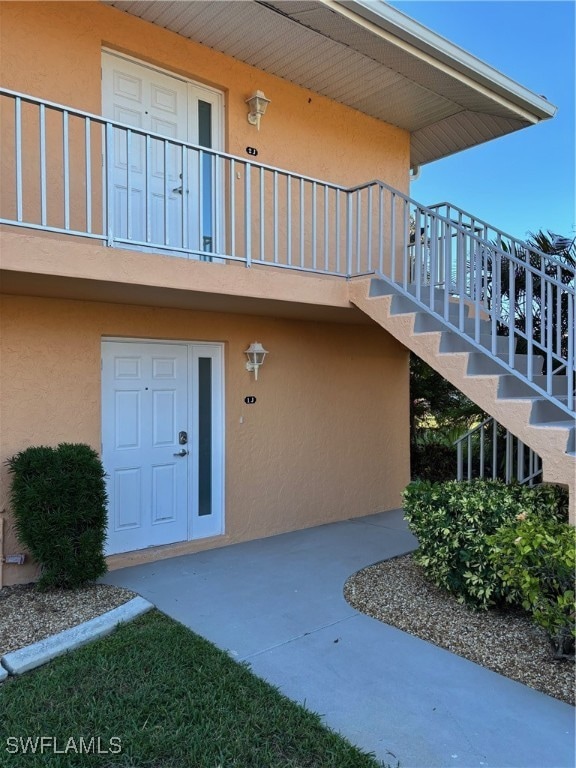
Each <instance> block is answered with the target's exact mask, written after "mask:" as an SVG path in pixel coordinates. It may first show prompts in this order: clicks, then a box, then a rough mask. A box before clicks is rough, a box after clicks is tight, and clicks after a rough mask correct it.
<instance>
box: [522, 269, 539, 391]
mask: <svg viewBox="0 0 576 768" xmlns="http://www.w3.org/2000/svg"><path fill="white" fill-rule="evenodd" d="M532 280H533V277H532V270H531V269H527V270H526V313H525V316H526V347H527V350H526V354H527V357H526V365H527V366H528V370H527V374H528V380H529V381H532V368H533V354H534V347H533V343H532V342H533V336H534V297H533V282H532ZM542 322H543V308H541V311H540V323H542Z"/></svg>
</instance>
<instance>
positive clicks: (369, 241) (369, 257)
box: [366, 185, 374, 272]
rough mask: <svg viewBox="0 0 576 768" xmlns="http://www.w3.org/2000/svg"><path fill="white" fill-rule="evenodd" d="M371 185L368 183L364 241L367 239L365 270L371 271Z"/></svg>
mask: <svg viewBox="0 0 576 768" xmlns="http://www.w3.org/2000/svg"><path fill="white" fill-rule="evenodd" d="M373 204H374V202H373V187H372V185H370V186H369V187H368V216H367V217H366V229H367V232H366V235H367V237H366V241H367V243H366V244H367V249H368V252H367V259H368V265H367V266H368V269H367V270H366V271H367V272H372V236H373V232H372V206H373Z"/></svg>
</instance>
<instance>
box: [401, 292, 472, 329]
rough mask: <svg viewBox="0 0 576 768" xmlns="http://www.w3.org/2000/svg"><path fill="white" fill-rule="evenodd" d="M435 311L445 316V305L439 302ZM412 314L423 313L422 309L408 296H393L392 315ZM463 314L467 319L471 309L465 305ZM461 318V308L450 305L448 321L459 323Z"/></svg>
mask: <svg viewBox="0 0 576 768" xmlns="http://www.w3.org/2000/svg"><path fill="white" fill-rule="evenodd" d="M434 310H435V311H436V312H437V313H438V314H440V315H442V316H444V304H443V303H441V302H438V304H437V305H435V306H434ZM412 312H422V307H420V306H419V305H418V304H416V303H415V302H414V301H413V300H412V299H411V298H409V297H408V296H401V295H399V294H395V295H394V296H393V298H392V304H391V306H390V314H391V315H408V314H410V313H412ZM463 312H464V318H467V317H468V312H469V307H468V306H466V305H465V306H464V307H463ZM459 317H460V307H459V306H458V305H457V304H450V306H449V307H448V319H450V320H451V321H452V322H453V323H457V322H458V319H459Z"/></svg>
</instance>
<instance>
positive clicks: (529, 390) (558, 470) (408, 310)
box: [350, 274, 576, 523]
mask: <svg viewBox="0 0 576 768" xmlns="http://www.w3.org/2000/svg"><path fill="white" fill-rule="evenodd" d="M350 298H351V301H352V303H353V304H355V305H356V306H357V307H358V308H359V309H361V310H362V311H363V312H365V313H366V314H367V315H368V316H369V317H371V318H372V319H373V320H374V321H375V322H377V323H378V324H379V325H381V326H382V327H383V328H385V329H386V330H387V331H388V332H389V333H390V334H392V336H394V337H395V338H396V339H397V340H398V341H400V342H401V343H402V344H404V345H405V346H406V347H407V348H408V349H410V350H411V351H412V352H414V353H415V354H416V355H418V356H419V357H420V358H421V359H422V360H424V361H425V362H426V363H428V365H430V366H431V367H432V368H434V369H435V370H436V371H438V373H440V374H441V375H442V376H444V378H446V379H447V380H448V381H450V382H451V383H452V384H453V385H454V386H456V387H457V388H458V389H460V390H461V391H462V392H463V393H464V394H465V395H466V396H467V397H469V398H470V399H471V400H473V401H474V402H475V403H477V404H478V405H479V406H480V407H481V408H482V409H483V410H484V411H486V412H487V413H489V414H490V415H491V416H492V417H494V418H495V419H496V420H497V421H498V422H499V423H500V424H502V425H504V426H505V427H506V428H507V429H508V430H510V432H511V433H513V434H514V435H516V436H517V437H518V438H519V439H520V440H521V441H522V442H523V443H524V444H526V445H527V446H528V447H529V448H530V449H532V450H533V451H535V452H537V453H538V454H539V455H540V456H541V458H542V467H543V480H544V482H553V483H560V484H563V485H567V486H568V487H569V490H570V519H571V521H572V522H573V523H574V522H576V505H575V494H576V425H575V419H574V411H573V389H572V388H573V384H574V382H573V378H572V375H571V374H570V373H569V374H568V375H566V371H560V372H558V373H556V374H554V375H550V373H547V374H546V375H544V374H543V373H542V368H543V365H544V363H545V360H546V358H545V357H543V356H541V355H539V354H518V353H516V352H515V347H516V340H515V339H514V337H513V336H512V342H511V340H510V336H503V335H498V334H497V333H494V330H495V328H494V325H495V324H494V323H493V322H492V320H491V318H490V317H489V316H488V315H487V314H486V312H485V311H484V309H483V308H482V307H481V306H478V305H477V304H476V306H474V303H473V302H470V301H467V300H466V298H465V299H464V300H459V297H457V296H454V294H453V293H452V292H451V291H450V294H449V295H448V294H447V291H446V290H444V289H439V288H431V287H430V285H425V284H422V283H414V282H411V283H408V284H406V285H405V286H403V285H402V284H399V283H398V282H396V281H394V280H392V279H390V277H386V276H385V275H383V274H380V275H379V276H377V277H370V278H364V279H356V280H353V281H352V282H351V284H350ZM569 332H570V329H569ZM572 332H573V328H572ZM511 357H512V358H513V363H514V368H512V367H511V366H510V361H511ZM571 394H572V396H571Z"/></svg>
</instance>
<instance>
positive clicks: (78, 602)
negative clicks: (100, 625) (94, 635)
mask: <svg viewBox="0 0 576 768" xmlns="http://www.w3.org/2000/svg"><path fill="white" fill-rule="evenodd" d="M133 597H135V593H134V592H130V591H129V590H127V589H122V588H120V587H113V586H109V585H108V584H92V585H90V586H87V587H84V588H82V589H77V590H52V591H49V592H38V591H37V590H36V589H35V588H34V585H33V584H21V585H17V586H12V587H4V588H3V589H0V656H3V655H4V654H5V653H8V652H9V651H15V650H16V649H17V648H23V647H24V646H26V645H31V644H32V643H35V642H37V641H38V640H43V639H44V638H45V637H49V636H50V635H55V634H56V633H57V632H62V631H63V630H64V629H69V628H70V627H74V626H76V625H77V624H81V623H82V622H83V621H88V620H89V619H94V618H95V617H96V616H100V615H101V614H103V613H106V612H107V611H111V610H112V609H113V608H117V607H118V606H119V605H123V604H124V603H127V602H128V601H129V600H131V599H132V598H133Z"/></svg>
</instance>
